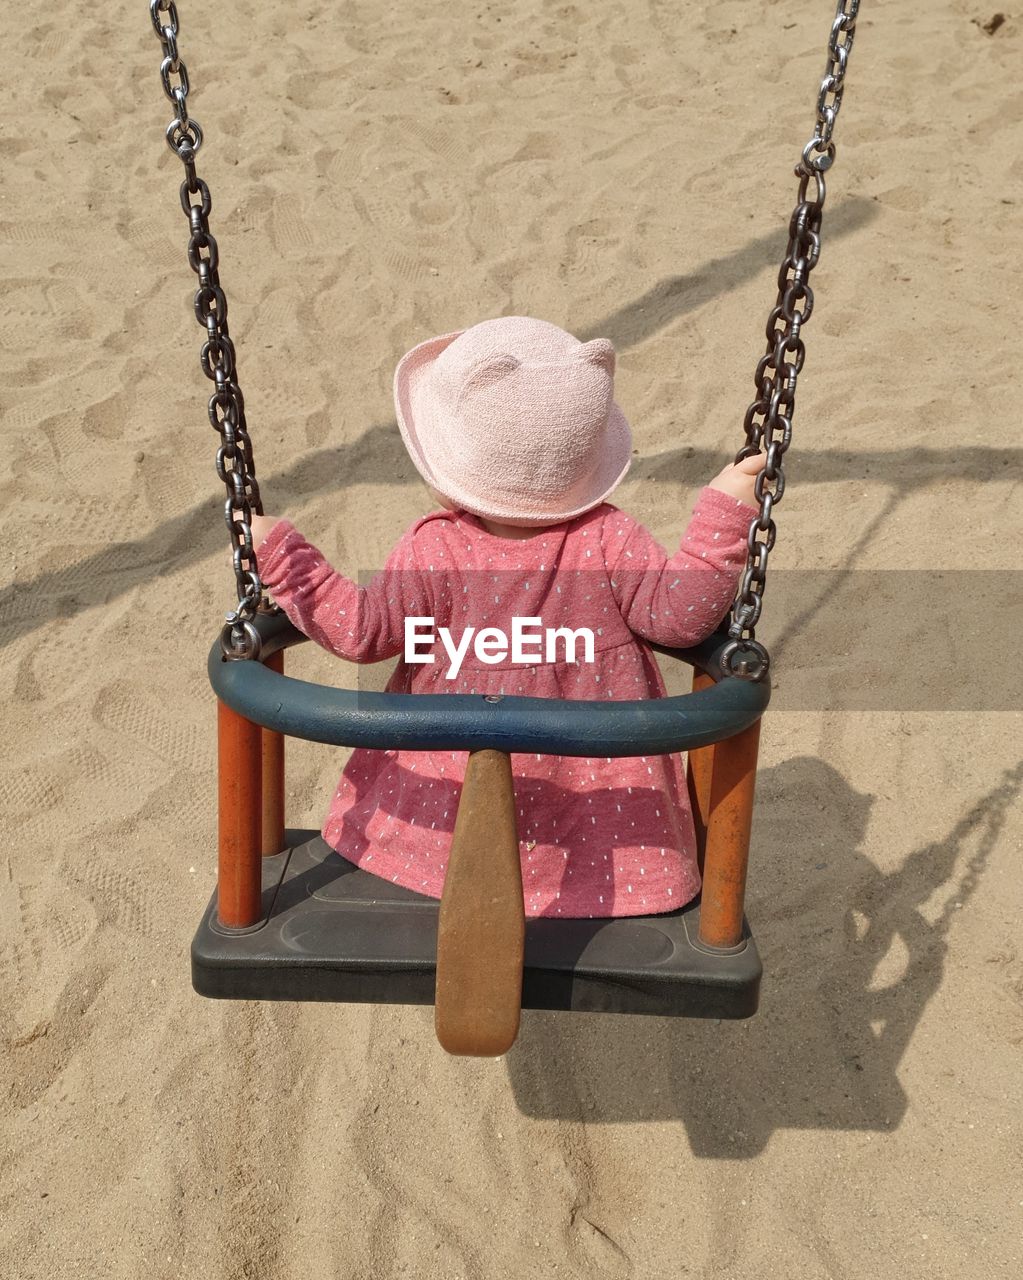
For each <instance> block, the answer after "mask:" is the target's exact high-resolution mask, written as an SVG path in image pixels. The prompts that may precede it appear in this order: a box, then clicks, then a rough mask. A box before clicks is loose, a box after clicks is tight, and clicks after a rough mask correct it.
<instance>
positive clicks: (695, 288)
mask: <svg viewBox="0 0 1023 1280" xmlns="http://www.w3.org/2000/svg"><path fill="white" fill-rule="evenodd" d="M878 212H879V209H878V206H877V205H876V204H875V203H874V202H873V201H871V200H868V199H864V198H862V197H855V196H853V197H847V198H846V199H844V200H842V201H841V202H839V203H837V204H836V205H835V207H834V208H833V209H831V210H829V214H828V215H827V217H828V222H827V227H828V233H829V234H831V235H833V236H836V237H842V236H846V235H849V234H851V233H852V232H854V231H857V230H859V229H860V228H861V227H863V226H865V225H867V223H869V222H870V221H872V220H873V219H874V218H875V217H877V215H878ZM786 237H787V230H786V229H783V228H778V229H775V230H774V231H773V232H772V233H771V234H769V235H765V236H761V237H758V238H756V239H753V240H751V241H749V242H748V243H747V244H745V245H744V246H743V247H742V248H741V249H737V250H735V251H734V252H733V253H731V254H726V255H723V256H722V257H721V258H718V259H714V260H713V261H711V262H709V263H707V264H705V265H704V266H703V267H702V268H700V269H699V270H698V271H696V272H694V273H692V274H690V275H686V276H669V277H665V278H663V279H661V280H659V281H658V282H657V283H656V284H655V285H653V286H652V287H651V288H650V289H648V290H647V291H646V292H645V293H644V294H642V295H640V296H639V297H638V298H636V299H634V300H633V301H631V302H629V303H627V304H626V305H625V306H623V307H621V308H619V309H617V310H616V311H614V312H612V313H610V314H609V315H607V316H605V317H604V318H603V319H601V320H600V321H598V322H597V323H596V324H595V325H593V326H591V329H592V333H593V334H595V335H596V334H599V335H603V336H606V337H610V338H611V339H612V340H613V341H614V343H615V345H616V346H617V347H618V349H619V350H626V349H628V348H629V347H632V346H635V345H637V344H638V343H640V342H643V341H645V340H646V339H647V338H649V337H650V336H652V335H653V334H654V333H656V332H658V331H660V330H661V329H663V328H665V327H667V326H669V325H670V324H672V323H673V322H674V321H675V320H676V319H677V318H678V317H680V316H682V315H684V314H686V313H687V312H690V311H693V310H696V309H697V308H698V307H700V306H703V305H705V303H707V302H708V301H710V300H711V299H712V298H714V297H716V296H719V295H720V294H722V293H725V292H727V291H729V290H730V289H733V288H735V287H737V286H739V285H740V284H742V283H743V282H745V281H746V280H749V279H752V278H753V277H754V276H755V275H757V274H758V273H759V272H761V271H763V270H764V269H766V268H769V267H771V266H773V265H774V264H775V263H777V262H778V261H780V260H781V256H782V253H783V251H784V246H785V242H786ZM772 301H773V298H772ZM766 310H767V306H766V303H765V314H766ZM586 332H587V334H589V332H590V330H587V331H586ZM584 336H586V335H584ZM756 354H757V355H758V356H759V354H760V353H759V351H758V352H757V353H756ZM242 359H243V360H244V353H242ZM199 392H201V388H197V393H199ZM202 394H203V395H204V394H205V393H204V392H202ZM197 407H198V406H197ZM256 445H257V449H256V462H257V476H258V479H259V482H260V488H261V491H262V494H263V497H264V501H265V502H266V505H267V507H268V509H269V510H271V511H284V510H287V509H288V508H289V507H291V506H293V505H294V504H295V503H296V502H297V501H298V500H300V499H302V498H307V497H309V496H311V495H314V494H324V493H327V492H328V491H330V490H334V491H336V490H339V489H345V488H350V487H351V486H353V485H356V484H377V485H380V484H383V485H399V486H402V487H405V486H410V485H415V484H418V483H419V477H418V473H417V472H416V471H415V469H414V468H413V467H412V464H411V462H410V461H409V459H408V455H407V454H406V452H405V450H404V447H403V446H402V443H401V437H400V435H399V433H398V429H397V425H396V423H395V422H394V421H393V420H392V421H390V422H387V423H377V424H375V425H373V426H371V427H369V428H368V429H367V430H366V431H365V432H363V434H362V435H361V436H359V437H358V439H356V440H354V441H352V442H351V443H349V444H345V445H342V446H337V447H334V448H328V449H319V450H316V451H315V452H313V453H310V454H307V455H306V456H305V457H303V458H300V459H298V460H297V461H296V462H295V463H294V464H293V465H292V466H290V467H287V468H284V469H282V470H279V471H276V472H271V473H268V474H266V475H263V474H262V473H261V472H259V471H258V461H259V451H258V432H257V440H256ZM211 458H212V450H211ZM726 459H727V451H724V450H723V451H722V452H721V453H720V454H718V453H716V452H713V451H710V450H706V451H703V452H702V453H701V454H700V455H699V461H698V465H699V466H701V467H704V468H706V469H709V468H710V467H711V466H714V467H718V466H720V464H721V463H722V462H723V461H724V460H726ZM210 476H211V489H213V488H214V486H215V485H216V481H215V479H214V477H213V473H212V466H211V472H210ZM652 478H653V479H655V480H659V479H660V478H661V476H660V474H658V475H655V476H653V477H652ZM677 478H678V474H677V473H676V474H675V475H673V476H671V480H672V482H673V483H674V482H676V481H677ZM66 502H67V505H68V506H70V507H73V503H74V498H73V495H68V496H67V497H66ZM222 513H223V499H222V497H220V495H219V494H217V493H211V495H210V497H209V498H206V499H203V500H202V501H200V502H198V503H196V504H194V505H193V506H191V507H190V508H189V509H188V510H185V511H181V512H180V513H179V514H177V515H174V516H172V517H170V518H169V519H166V520H163V521H161V522H160V523H159V524H157V525H156V526H154V527H153V528H152V529H151V530H150V531H149V532H148V533H147V534H146V535H145V536H143V537H140V538H134V539H130V540H125V541H123V542H117V543H114V544H112V545H110V546H106V547H104V548H102V549H101V550H100V551H97V552H94V553H93V554H91V555H88V556H85V557H83V558H81V559H80V560H78V561H76V562H74V563H71V564H68V565H66V566H64V567H61V568H58V569H53V570H48V571H46V572H44V573H40V574H37V575H36V576H35V577H33V578H31V579H28V580H26V581H18V582H14V583H11V584H9V585H7V586H5V587H4V588H3V590H2V591H0V628H2V632H0V647H2V646H3V645H6V644H10V643H11V642H13V641H15V640H17V639H20V638H21V637H23V636H25V635H27V634H31V633H32V632H34V631H36V630H37V629H38V628H39V627H42V626H45V625H47V624H48V623H50V622H53V621H57V620H61V619H70V618H73V617H75V616H77V615H78V614H79V613H81V612H83V611H85V610H88V609H91V608H94V607H96V606H97V605H102V604H107V603H109V602H110V600H111V599H114V598H117V597H118V596H121V595H124V594H126V593H127V592H129V591H132V590H133V589H134V588H136V587H139V586H142V585H144V584H146V583H148V582H149V581H151V580H152V578H153V576H154V574H155V576H156V577H158V578H160V577H165V576H166V575H168V574H170V573H175V572H178V571H180V570H181V569H183V568H189V567H192V566H194V565H197V564H200V563H201V562H202V561H204V560H205V559H207V558H208V557H210V556H215V555H217V554H223V553H224V548H225V546H227V545H228V540H227V536H226V529H225V527H224V523H223V515H222ZM69 541H70V539H69ZM223 581H224V586H225V597H226V596H228V595H229V594H230V587H231V582H230V578H229V576H228V575H227V574H225V575H224V578H223Z"/></svg>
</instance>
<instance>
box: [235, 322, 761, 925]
mask: <svg viewBox="0 0 1023 1280" xmlns="http://www.w3.org/2000/svg"><path fill="white" fill-rule="evenodd" d="M614 368H615V353H614V348H613V347H612V345H611V343H610V342H608V341H607V340H606V339H603V338H597V339H594V340H593V341H591V342H586V343H581V342H579V341H578V340H577V339H576V338H574V337H572V336H571V334H568V333H565V332H564V331H563V330H562V329H559V328H557V326H555V325H553V324H548V323H546V322H545V321H541V320H533V319H529V318H526V317H522V316H508V317H504V318H501V319H497V320H487V321H484V322H483V323H481V324H477V325H475V326H474V327H473V328H471V329H467V330H465V331H463V332H460V333H451V334H447V335H445V336H443V337H440V338H433V339H431V340H430V341H429V342H424V343H421V344H420V345H419V346H417V347H414V348H413V349H412V350H411V351H409V352H408V353H407V354H406V355H405V356H404V357H403V358H402V359H401V361H400V363H399V364H398V367H397V370H396V372H395V379H394V393H395V405H396V409H397V419H398V426H399V429H400V430H401V434H402V437H403V439H404V441H405V445H406V447H407V448H408V451H409V454H410V455H411V458H412V461H413V463H414V464H415V466H416V468H417V469H418V471H419V472H420V474H421V475H422V476H423V478H424V480H425V481H426V483H427V486H428V488H429V490H430V493H431V495H432V496H433V497H434V498H435V499H436V501H437V502H438V503H439V504H440V506H441V507H442V510H439V511H436V512H433V513H432V514H430V515H427V516H424V517H422V518H421V519H418V520H415V521H414V522H413V523H412V525H411V526H410V527H409V528H408V529H407V530H406V532H405V534H404V535H403V536H402V538H401V540H400V541H399V542H398V544H397V546H396V547H395V548H394V550H393V551H392V553H391V555H390V557H389V558H388V561H387V564H386V565H385V567H384V569H383V571H382V572H381V573H379V574H378V575H377V576H376V577H375V578H374V579H373V581H372V582H370V583H369V585H368V586H365V587H359V586H356V584H355V583H354V582H352V581H351V580H350V579H348V578H346V577H344V576H343V575H341V574H339V573H337V572H336V571H335V570H334V569H332V568H331V566H330V565H329V564H328V563H327V562H326V560H325V559H324V557H323V555H321V553H320V552H319V551H318V550H317V549H316V548H315V547H314V546H312V545H311V544H310V543H309V542H307V541H306V540H305V539H304V538H303V537H302V535H301V534H300V533H299V532H298V530H297V529H296V528H295V527H294V525H292V524H291V523H290V522H289V521H287V520H283V519H274V518H272V517H269V516H255V517H254V518H253V521H252V539H253V545H254V547H255V550H256V558H257V562H258V565H259V571H260V574H261V576H262V579H263V583H264V584H265V586H266V587H267V589H268V590H269V591H270V592H271V593H272V595H273V597H274V599H275V600H276V601H277V603H278V604H279V605H280V606H281V608H282V609H283V610H284V612H285V613H286V614H287V615H288V617H289V618H290V619H291V621H292V622H293V623H294V624H295V626H296V627H298V628H299V630H301V631H302V632H304V633H305V635H307V636H308V637H309V638H310V639H311V640H314V641H315V642H316V643H317V644H320V645H322V646H323V647H324V648H326V649H329V650H330V651H331V652H332V653H335V654H338V655H339V656H340V657H342V658H346V659H348V660H349V661H352V662H379V661H381V660H382V659H384V658H390V657H393V656H394V655H396V654H399V653H404V658H403V660H402V661H401V662H399V664H398V666H397V668H396V670H395V671H394V673H393V675H392V677H391V679H390V680H389V682H388V685H387V688H388V689H389V690H390V691H393V692H402V693H410V692H414V693H442V692H447V693H461V694H473V693H475V694H510V695H515V694H523V695H532V696H537V697H546V698H585V699H599V698H608V699H616V700H622V699H624V700H628V699H639V698H656V697H661V696H663V695H664V693H665V689H664V684H663V682H662V680H661V676H660V673H659V671H658V669H657V665H656V663H655V661H654V658H653V654H652V651H651V650H650V648H649V647H648V646H647V645H646V644H644V643H643V640H644V639H645V640H651V641H654V642H656V643H659V644H664V645H669V646H673V647H678V648H684V647H687V646H689V645H693V644H696V643H698V642H699V641H701V640H703V639H705V638H706V637H707V636H708V635H710V634H711V632H713V631H714V630H715V628H716V627H717V625H718V623H719V622H720V621H721V619H722V618H723V617H724V615H725V614H726V613H727V611H728V609H729V607H730V605H731V602H732V599H733V597H734V595H735V590H736V587H737V585H738V580H739V576H740V573H741V571H742V569H743V566H744V563H745V550H746V537H747V532H748V530H749V526H750V521H751V520H752V519H753V518H754V517H755V515H756V514H757V511H756V508H755V507H754V506H753V505H752V504H753V502H754V494H753V484H754V477H755V475H756V473H757V472H758V471H759V470H760V469H761V467H762V466H763V463H764V456H763V455H759V456H758V457H753V458H748V459H746V460H744V461H743V462H741V463H738V464H736V465H733V466H729V467H726V468H725V469H724V471H722V472H721V474H720V475H718V476H717V477H716V478H715V479H714V480H713V481H712V482H711V483H710V485H708V486H707V487H706V488H704V489H703V490H702V491H701V492H700V495H699V497H698V499H697V502H696V507H695V511H694V513H693V516H692V519H691V520H690V522H689V525H688V527H687V528H686V531H685V534H684V536H683V538H682V542H681V546H680V548H679V550H678V551H676V553H675V554H674V555H673V556H671V557H670V558H669V557H668V555H667V554H666V553H665V551H664V550H663V549H662V548H661V547H660V546H659V545H658V544H657V543H656V542H655V541H654V540H653V538H652V537H651V536H650V534H649V533H648V532H647V530H646V529H645V528H643V526H642V525H640V524H638V523H637V522H636V521H635V520H633V519H632V518H631V517H630V516H628V515H626V514H625V513H624V512H623V511H620V510H618V508H616V507H614V506H612V505H611V504H610V503H608V502H607V501H606V499H607V497H608V495H609V494H610V493H611V492H612V490H613V489H614V488H615V487H616V485H617V484H618V483H619V482H620V481H621V479H622V478H623V477H624V475H625V473H626V471H628V469H629V463H630V461H631V456H632V440H631V434H630V430H629V425H628V423H627V422H626V420H625V417H624V415H623V414H622V411H621V410H620V409H619V407H618V405H617V404H616V403H615V402H614V400H613V398H612V395H613V377H614ZM513 618H517V619H520V620H527V622H528V628H527V632H528V633H527V639H528V640H529V642H530V649H529V652H528V654H527V653H526V650H525V648H524V647H523V648H520V649H519V652H518V653H516V652H514V651H512V652H508V649H509V646H510V644H511V640H510V637H511V634H512V632H513V630H514V626H510V625H509V624H510V623H512V619H513ZM406 619H413V620H415V622H414V624H413V625H415V626H416V627H417V629H418V632H417V634H418V640H419V643H418V648H416V649H412V648H410V646H409V643H408V642H407V637H406ZM540 623H542V624H543V631H544V633H545V634H546V637H547V648H543V644H542V641H543V639H544V635H543V634H541V629H540V628H539V624H540ZM442 628H445V629H446V630H447V634H445V633H444V632H442V630H441V629H442ZM473 628H475V629H476V630H475V631H473V630H472V629H473ZM488 628H489V629H491V630H490V631H489V632H487V634H486V639H484V636H483V635H481V634H480V632H481V631H484V630H485V629H488ZM559 628H561V629H563V630H562V631H561V632H560V633H559V631H558V629H559ZM564 630H569V631H572V632H575V633H577V634H576V636H575V639H574V642H573V643H574V649H575V652H574V654H571V653H569V643H568V638H567V637H566V636H565V635H564ZM552 632H553V634H554V646H553V648H552V647H551V642H550V636H551V634H552ZM587 633H589V635H590V636H591V637H592V642H590V641H587V640H586V638H585V637H586V634H587ZM502 636H503V637H505V638H506V641H505V643H504V644H502ZM474 637H475V640H476V644H475V648H473V646H472V644H471V643H470V642H471V641H472V640H473V638H474ZM573 657H574V661H573V660H572V658H573ZM465 761H466V753H465V752H450V751H439V752H412V751H402V750H390V751H373V750H368V749H363V748H359V749H356V750H355V751H353V753H352V756H351V759H350V760H349V762H348V764H347V766H346V767H345V769H344V772H343V774H342V776H341V780H340V783H339V785H338V788H337V791H336V792H335V795H334V798H333V801H332V803H331V806H330V811H329V813H328V815H327V817H326V820H325V822H324V825H323V838H324V839H325V840H326V841H327V843H328V844H329V845H330V846H331V847H332V848H333V849H335V850H336V851H337V852H338V853H339V854H341V855H342V856H343V857H344V858H346V859H348V860H349V861H350V862H353V863H355V864H357V865H358V866H360V867H362V868H364V869H365V870H367V871H370V872H373V873H374V874H375V875H378V876H380V877H382V878H385V879H387V880H390V881H393V882H395V883H397V884H400V885H404V886H405V887H407V888H409V889H414V890H416V891H417V892H419V893H421V894H425V895H427V896H429V897H433V898H439V897H440V896H441V892H442V890H443V886H444V872H445V867H446V863H447V857H448V850H449V847H450V843H451V832H452V829H453V825H454V819H455V814H456V812H457V808H458V796H459V791H460V787H461V782H462V778H463V776H464V768H465ZM512 768H513V773H514V777H515V795H516V807H517V810H518V826H519V837H520V840H521V845H520V848H521V856H522V881H523V891H524V896H525V909H526V915H527V916H555V917H556V916H563V917H568V916H590V917H593V916H630V915H650V914H655V913H657V912H662V911H671V910H674V909H675V908H677V907H681V906H683V905H684V904H685V903H686V902H688V901H689V900H690V899H691V898H692V897H693V896H694V895H695V894H696V893H697V891H698V890H699V888H700V876H699V871H698V870H697V864H696V848H695V836H694V830H693V819H692V814H691V812H690V809H689V804H688V796H687V791H686V786H685V780H684V777H683V774H682V770H681V765H680V761H679V758H678V756H677V755H676V756H649V757H646V756H640V757H626V758H622V759H614V760H612V759H606V758H603V757H601V758H599V759H597V758H594V759H587V758H584V757H571V756H539V755H522V754H516V755H513V757H512Z"/></svg>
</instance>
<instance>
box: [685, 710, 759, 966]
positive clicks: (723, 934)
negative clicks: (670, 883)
mask: <svg viewBox="0 0 1023 1280" xmlns="http://www.w3.org/2000/svg"><path fill="white" fill-rule="evenodd" d="M759 744H760V721H759V720H757V721H756V723H755V724H751V725H750V727H749V728H748V729H743V731H742V732H741V733H737V734H736V735H735V736H734V737H732V738H725V739H724V741H723V742H716V743H715V744H714V747H713V751H714V755H713V771H712V776H711V785H710V807H709V811H708V814H707V818H706V824H707V825H706V830H707V834H706V851H705V855H704V864H703V890H702V893H701V896H700V941H701V942H702V943H703V944H704V946H708V947H734V946H738V944H739V943H740V942H741V941H742V911H743V898H744V896H745V893H746V866H747V863H748V861H749V837H750V829H751V827H752V824H753V791H754V787H755V786H756V780H757V750H758V747H759Z"/></svg>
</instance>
